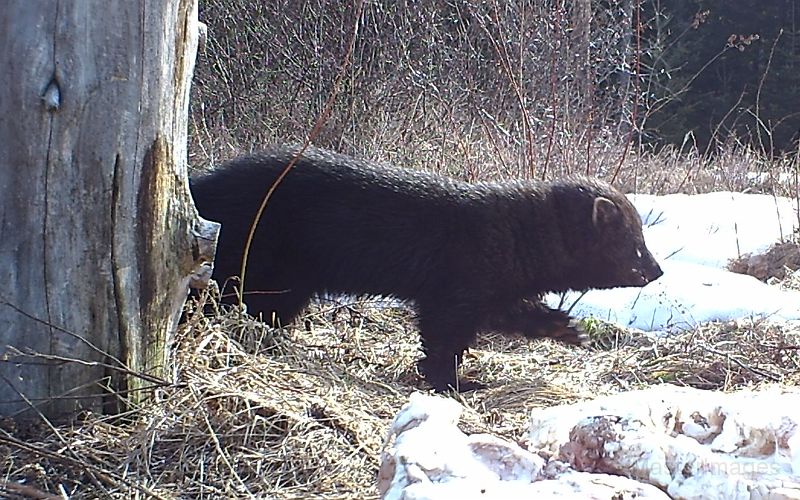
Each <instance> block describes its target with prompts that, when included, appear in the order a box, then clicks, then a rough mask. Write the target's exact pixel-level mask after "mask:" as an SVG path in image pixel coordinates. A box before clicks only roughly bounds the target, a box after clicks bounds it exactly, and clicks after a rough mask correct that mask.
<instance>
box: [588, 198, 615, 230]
mask: <svg viewBox="0 0 800 500" xmlns="http://www.w3.org/2000/svg"><path fill="white" fill-rule="evenodd" d="M618 218H619V207H618V206H617V205H616V204H615V203H614V202H613V201H611V200H609V199H608V198H605V197H603V196H598V197H597V198H595V199H594V206H593V207H592V224H593V225H594V227H602V226H605V225H608V224H611V223H612V222H613V221H615V220H617V219H618Z"/></svg>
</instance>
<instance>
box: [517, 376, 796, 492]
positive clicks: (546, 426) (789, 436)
mask: <svg viewBox="0 0 800 500" xmlns="http://www.w3.org/2000/svg"><path fill="white" fill-rule="evenodd" d="M528 446H529V448H537V449H542V450H547V451H549V452H550V453H553V454H554V455H553V456H554V458H556V459H558V460H560V461H563V462H565V463H567V464H569V465H570V466H571V467H572V468H574V469H576V470H579V471H583V472H600V473H606V474H624V475H626V476H628V477H631V478H634V479H638V480H640V481H643V482H646V483H649V484H652V485H655V486H658V487H659V488H661V489H662V490H664V491H666V492H667V493H668V494H669V495H670V497H672V498H682V499H700V498H703V499H711V500H713V499H778V498H786V499H788V498H795V499H797V498H800V392H787V391H786V390H785V389H780V388H778V387H772V388H769V389H766V390H762V391H758V392H753V391H741V392H737V393H732V394H725V393H720V392H714V391H703V390H699V389H692V388H685V387H684V388H681V387H675V386H670V385H664V386H656V387H652V388H649V389H646V390H641V391H631V392H627V393H622V394H617V395H613V396H608V397H604V398H600V399H596V400H594V401H588V402H583V403H577V404H574V405H567V406H558V407H553V408H546V409H541V410H534V411H533V412H532V414H531V427H530V434H529V436H528Z"/></svg>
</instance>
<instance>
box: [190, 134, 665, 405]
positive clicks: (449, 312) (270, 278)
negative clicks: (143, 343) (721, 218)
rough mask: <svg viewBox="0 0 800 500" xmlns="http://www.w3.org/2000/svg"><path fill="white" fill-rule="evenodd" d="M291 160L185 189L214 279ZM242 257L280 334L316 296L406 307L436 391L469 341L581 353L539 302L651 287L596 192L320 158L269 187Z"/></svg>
mask: <svg viewBox="0 0 800 500" xmlns="http://www.w3.org/2000/svg"><path fill="white" fill-rule="evenodd" d="M295 153H296V149H295V148H293V147H287V146H277V147H273V148H271V149H269V150H267V151H265V152H264V153H262V154H259V155H254V156H249V157H243V158H239V159H236V160H233V161H231V162H229V163H228V164H226V165H223V166H222V167H220V168H219V169H218V170H217V171H215V172H213V173H212V174H210V175H208V176H205V177H202V178H199V179H196V180H195V181H194V182H193V185H192V191H193V194H194V198H195V203H196V205H197V208H198V210H199V212H200V214H201V215H202V216H203V217H204V218H206V219H210V220H214V221H218V222H221V223H222V231H221V233H220V240H219V244H218V250H217V257H216V262H215V271H214V276H215V277H216V278H217V280H218V281H220V282H223V281H224V280H225V279H226V278H228V277H230V276H234V275H238V274H239V269H240V265H241V260H242V249H243V248H244V244H245V239H246V236H247V233H248V230H249V227H250V224H251V223H252V220H253V216H254V214H255V213H256V210H257V208H258V206H259V204H260V202H261V200H262V198H263V196H264V194H265V192H266V191H267V189H268V188H269V187H270V186H271V185H272V184H273V182H275V179H276V178H277V177H278V175H279V173H280V172H281V171H282V170H283V168H284V167H285V166H286V165H287V164H288V163H289V161H290V160H291V158H292V157H293V155H294V154H295ZM250 256H251V257H250V259H249V263H248V268H247V274H246V280H247V282H246V283H245V287H244V290H245V294H244V301H245V303H246V304H247V306H248V310H249V311H250V312H251V313H253V314H258V313H263V314H264V317H266V318H270V317H272V314H273V313H275V314H277V316H278V317H279V318H280V319H281V320H282V321H283V322H289V321H291V320H292V319H293V318H295V317H296V316H297V314H298V313H299V312H300V311H301V310H302V309H303V307H304V306H305V305H306V304H307V303H308V301H309V299H310V298H311V297H312V296H313V295H314V294H318V293H334V294H336V293H348V294H356V295H361V294H373V295H384V296H391V297H397V298H399V299H403V300H407V301H410V302H412V303H413V304H414V305H415V307H416V309H417V312H418V313H419V329H420V334H421V337H422V345H423V350H424V351H425V354H426V357H425V359H423V360H422V361H421V362H420V368H421V371H422V372H423V373H424V374H425V377H426V378H427V380H428V382H430V383H431V384H432V385H433V387H434V388H435V389H437V390H440V391H441V390H445V389H447V388H448V387H449V386H453V387H455V386H456V383H457V379H456V372H457V367H458V363H459V361H460V359H461V356H462V354H463V352H464V351H465V349H467V347H468V346H469V345H470V343H471V342H472V341H473V340H474V339H475V336H476V334H477V333H478V332H480V331H486V330H493V331H499V332H503V333H519V334H522V335H525V336H527V337H554V338H559V339H560V340H562V341H564V342H567V343H581V342H583V341H584V340H585V338H584V337H583V335H582V334H581V333H580V332H579V331H578V330H576V329H574V328H572V327H571V325H570V318H569V316H568V315H567V314H565V313H563V312H561V311H557V310H553V309H550V308H548V307H546V306H544V305H543V304H542V303H541V301H540V297H541V295H542V294H544V293H546V292H560V291H565V290H586V289H589V288H609V287H616V286H644V285H645V284H647V283H649V282H650V281H652V280H654V279H656V278H658V277H659V276H660V275H661V269H660V268H659V266H658V264H657V263H656V261H655V260H654V259H653V257H652V255H651V254H650V252H649V251H648V250H647V247H646V246H645V243H644V238H643V236H642V226H641V220H640V218H639V216H638V214H637V213H636V211H635V209H634V207H633V206H632V205H631V204H630V202H629V201H628V199H627V198H626V197H625V196H624V195H622V194H621V193H619V192H618V191H617V190H615V189H613V188H612V187H610V186H609V185H607V184H605V183H603V182H600V181H598V180H594V179H587V178H573V179H565V180H561V181H557V182H554V183H547V184H546V183H521V182H509V183H502V184H468V183H465V182H460V181H456V180H453V179H450V178H447V177H441V176H437V175H432V174H428V173H423V172H418V171H410V170H403V169H397V168H391V167H386V166H379V165H375V164H372V163H368V162H364V161H359V160H356V159H353V158H350V157H347V156H343V155H339V154H335V153H332V152H328V151H324V150H319V149H312V150H309V151H307V152H306V153H305V154H304V156H303V157H302V158H301V159H300V160H299V162H298V163H297V165H296V166H295V167H294V169H293V170H292V171H291V172H290V173H289V174H288V175H287V177H286V178H285V179H284V181H283V182H282V183H281V184H280V186H278V188H277V189H276V191H275V193H274V196H273V198H272V199H271V201H270V202H269V204H268V205H267V208H266V210H265V212H264V214H263V217H262V219H261V221H260V223H259V226H258V230H257V231H256V233H255V238H254V241H253V245H252V248H251V249H250ZM462 388H463V386H462Z"/></svg>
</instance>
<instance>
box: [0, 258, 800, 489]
mask: <svg viewBox="0 0 800 500" xmlns="http://www.w3.org/2000/svg"><path fill="white" fill-rule="evenodd" d="M798 279H800V278H798V273H794V274H792V275H790V277H789V278H787V279H786V281H785V282H784V283H785V285H787V286H793V287H797V286H798ZM299 323H300V324H299V325H298V326H296V327H289V328H285V329H280V330H277V329H270V328H267V327H266V326H265V325H264V324H263V323H260V322H258V321H254V320H253V319H252V318H249V317H248V316H246V315H244V314H241V313H239V312H237V311H228V312H226V313H224V314H220V315H215V316H213V317H201V316H200V315H195V316H193V317H192V318H191V319H190V321H188V322H187V323H186V324H184V325H183V326H182V328H181V330H180V332H179V335H178V338H177V339H176V344H175V346H174V349H175V366H174V376H175V380H174V383H172V384H170V385H168V386H166V387H164V388H162V389H159V390H158V391H157V392H156V393H155V395H154V396H155V397H154V398H153V400H152V401H150V402H149V403H147V404H145V405H143V406H140V407H138V408H134V409H132V410H131V411H130V412H129V413H127V414H126V415H123V416H119V417H108V416H100V415H91V414H87V415H82V416H81V418H80V419H78V420H76V421H74V422H72V423H71V424H69V425H60V426H52V427H51V426H49V425H46V424H44V423H41V424H35V425H30V426H27V427H25V428H20V427H18V426H17V424H14V423H13V422H11V421H4V422H3V423H2V424H0V471H2V474H3V482H2V483H0V493H2V494H5V495H6V496H8V497H9V498H65V497H69V498H247V497H259V498H374V497H376V496H377V491H376V489H375V486H374V485H375V475H376V471H377V468H378V465H379V464H378V460H379V456H380V450H381V446H382V444H383V439H384V436H385V435H386V431H387V429H388V426H389V425H390V424H391V420H392V418H393V416H394V414H395V413H396V412H397V411H398V410H399V408H400V407H401V405H402V404H403V403H404V402H405V401H406V399H407V397H408V395H409V394H410V393H411V392H413V391H415V390H425V387H424V384H423V382H422V381H421V379H420V377H419V375H418V374H417V371H416V368H415V363H416V360H417V358H418V357H419V356H420V353H419V348H418V338H417V334H416V329H415V327H414V324H413V318H412V316H411V314H410V311H409V310H408V309H406V308H403V307H401V306H397V305H393V304H387V303H386V302H376V301H369V302H363V303H355V304H353V303H350V304H347V305H342V304H335V303H326V304H322V305H319V304H318V305H315V306H313V307H312V308H311V309H310V310H309V313H308V315H307V316H306V318H305V321H304V322H299ZM587 326H588V327H589V330H590V331H591V335H592V339H593V342H592V346H591V347H590V348H589V349H588V350H586V349H578V348H573V347H565V346H562V345H560V344H557V343H554V342H551V341H549V340H544V341H539V342H528V341H526V340H524V339H519V338H508V337H503V336H500V335H491V334H490V335H485V336H482V337H481V338H480V339H479V342H478V344H477V345H476V346H475V348H474V349H472V350H471V351H470V352H469V353H468V355H467V356H466V357H465V366H464V374H465V375H466V376H467V377H474V378H477V379H479V380H481V381H482V382H485V383H486V384H487V385H488V388H487V389H485V390H481V391H477V392H473V393H467V394H463V395H458V396H454V397H457V398H458V399H459V400H460V401H461V402H462V403H463V404H464V405H465V406H466V408H467V411H466V412H465V415H464V418H463V419H462V427H463V428H464V430H465V431H467V432H478V431H481V432H491V433H493V434H496V435H501V436H504V437H507V438H509V439H513V440H519V439H520V438H521V437H522V436H523V435H524V433H525V432H526V422H527V415H528V411H529V410H530V409H531V408H533V407H541V406H551V405H555V404H559V403H565V402H574V401H578V400H582V399H587V398H591V397H594V396H596V395H598V394H608V393H613V392H618V391H622V390H627V389H632V388H637V387H642V386H645V385H651V384H658V383H663V382H669V383H674V384H679V385H690V386H694V387H701V388H706V389H721V390H731V389H734V388H737V387H742V386H748V385H752V384H758V383H761V382H767V381H780V382H783V383H786V384H790V385H800V327H798V326H796V325H795V326H792V325H787V324H784V325H771V324H768V323H766V322H760V323H752V322H742V323H726V324H711V325H706V326H703V327H700V328H697V329H695V330H692V331H687V332H683V333H680V334H675V335H670V336H665V337H661V338H654V337H651V336H647V335H644V334H641V333H637V332H629V331H625V330H622V329H619V328H616V327H612V326H609V325H606V324H602V323H596V322H592V323H590V324H589V325H587ZM3 488H5V490H3ZM37 495H38V496H37Z"/></svg>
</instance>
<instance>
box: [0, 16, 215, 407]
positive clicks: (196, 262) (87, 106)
mask: <svg viewBox="0 0 800 500" xmlns="http://www.w3.org/2000/svg"><path fill="white" fill-rule="evenodd" d="M196 50H197V5H196V0H126V1H112V2H109V1H107V0H93V1H90V0H86V1H80V2H52V1H50V0H11V1H6V2H4V4H3V8H2V9H0V68H3V70H2V72H0V189H2V191H1V192H0V283H2V286H0V415H19V414H24V413H27V414H29V415H30V414H32V412H31V411H30V409H31V408H32V405H35V406H36V407H37V409H39V410H40V411H43V412H44V413H45V414H47V415H49V416H56V417H58V416H61V415H64V414H68V413H71V412H73V411H75V410H78V409H82V408H87V409H92V410H95V411H96V410H99V409H101V408H102V405H103V402H105V403H106V404H109V405H111V407H108V406H107V407H105V409H106V410H113V409H114V405H115V404H116V398H115V397H114V396H109V395H108V389H112V390H122V391H125V390H126V389H127V390H132V389H136V388H138V387H139V386H140V384H141V383H140V382H138V379H136V378H133V377H127V376H123V375H122V373H123V372H121V371H120V370H118V368H121V367H123V366H125V367H127V368H129V369H130V370H134V371H141V372H147V373H150V374H159V373H160V371H161V370H163V369H164V367H165V359H166V358H165V353H166V346H167V343H168V340H169V334H170V332H171V331H173V329H174V328H175V325H176V324H177V319H178V317H179V313H180V307H181V305H182V304H183V300H184V298H185V296H186V287H187V284H188V282H189V280H191V279H198V280H201V281H202V279H203V278H205V279H207V266H203V265H202V263H203V262H204V261H210V260H211V256H213V251H214V244H215V239H216V225H214V224H211V223H208V222H206V221H203V220H202V219H200V218H199V217H198V216H197V213H196V211H195V209H194V205H193V204H192V202H191V197H190V195H189V190H188V182H187V169H186V131H187V116H188V99H189V82H190V79H191V74H192V71H193V67H194V57H195V53H196ZM204 273H205V275H204ZM70 360H80V362H75V361H70ZM103 394H105V396H103Z"/></svg>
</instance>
